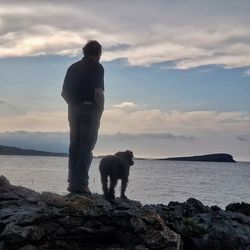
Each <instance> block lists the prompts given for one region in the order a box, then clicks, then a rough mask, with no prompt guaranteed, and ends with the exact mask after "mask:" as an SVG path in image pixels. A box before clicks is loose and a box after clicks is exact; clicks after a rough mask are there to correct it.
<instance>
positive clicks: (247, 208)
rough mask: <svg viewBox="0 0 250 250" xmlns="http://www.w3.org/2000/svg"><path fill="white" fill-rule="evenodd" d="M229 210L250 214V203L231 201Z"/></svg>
mask: <svg viewBox="0 0 250 250" xmlns="http://www.w3.org/2000/svg"><path fill="white" fill-rule="evenodd" d="M226 210H227V211H232V212H238V213H242V214H245V215H247V216H250V204H248V203H245V202H241V203H231V204H229V205H228V206H227V207H226Z"/></svg>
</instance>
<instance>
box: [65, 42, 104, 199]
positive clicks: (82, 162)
mask: <svg viewBox="0 0 250 250" xmlns="http://www.w3.org/2000/svg"><path fill="white" fill-rule="evenodd" d="M101 53H102V46H101V45H100V44H99V43H98V42H97V41H94V40H91V41H88V42H87V44H86V45H85V46H84V47H83V54H84V57H83V58H82V60H80V61H78V62H76V63H74V64H72V65H71V66H70V67H69V68H68V70H67V73H66V76H65V79H64V83H63V89H62V97H63V98H64V100H65V101H66V102H67V104H68V120H69V127H70V145H69V163H68V182H69V185H68V191H69V192H72V193H81V194H83V195H91V192H90V190H89V187H88V179H89V175H88V172H89V167H90V165H91V162H92V158H93V155H92V151H93V149H94V147H95V144H96V140H97V135H98V129H99V125H100V119H101V115H102V112H103V108H104V69H103V67H102V65H101V64H100V63H99V61H100V57H101Z"/></svg>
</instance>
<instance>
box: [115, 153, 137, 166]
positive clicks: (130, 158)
mask: <svg viewBox="0 0 250 250" xmlns="http://www.w3.org/2000/svg"><path fill="white" fill-rule="evenodd" d="M115 156H119V157H122V158H123V159H124V160H126V161H127V162H128V164H129V165H130V166H132V165H134V161H133V158H134V155H133V152H132V151H130V150H126V151H120V152H117V153H116V154H115Z"/></svg>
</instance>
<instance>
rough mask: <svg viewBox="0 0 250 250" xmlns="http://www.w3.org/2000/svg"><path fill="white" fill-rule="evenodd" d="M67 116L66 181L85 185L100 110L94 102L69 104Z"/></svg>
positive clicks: (95, 139)
mask: <svg viewBox="0 0 250 250" xmlns="http://www.w3.org/2000/svg"><path fill="white" fill-rule="evenodd" d="M68 118H69V127H70V145H69V163H68V182H69V183H70V184H72V185H77V184H82V185H86V186H87V185H88V180H89V174H88V173H89V168H90V165H91V162H92V158H93V154H92V151H93V149H94V147H95V144H96V141H97V136H98V129H99V126H100V118H101V112H99V111H98V110H97V109H96V106H95V105H94V104H79V105H74V106H73V105H69V107H68Z"/></svg>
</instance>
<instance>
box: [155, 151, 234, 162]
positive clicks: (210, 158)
mask: <svg viewBox="0 0 250 250" xmlns="http://www.w3.org/2000/svg"><path fill="white" fill-rule="evenodd" d="M159 160H166V161H206V162H236V161H235V160H234V159H233V156H232V155H230V154H224V153H223V154H207V155H197V156H186V157H170V158H163V159H159Z"/></svg>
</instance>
